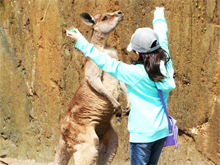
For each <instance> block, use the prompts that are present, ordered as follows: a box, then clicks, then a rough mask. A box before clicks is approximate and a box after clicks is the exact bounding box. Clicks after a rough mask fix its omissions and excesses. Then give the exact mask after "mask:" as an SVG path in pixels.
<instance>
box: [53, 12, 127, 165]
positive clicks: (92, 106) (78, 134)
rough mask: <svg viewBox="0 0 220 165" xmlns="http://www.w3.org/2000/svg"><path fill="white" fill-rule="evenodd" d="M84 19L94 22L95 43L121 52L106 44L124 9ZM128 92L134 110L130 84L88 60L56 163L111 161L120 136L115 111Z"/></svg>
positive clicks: (64, 125)
mask: <svg viewBox="0 0 220 165" xmlns="http://www.w3.org/2000/svg"><path fill="white" fill-rule="evenodd" d="M81 18H82V19H83V21H84V22H85V23H86V24H88V25H93V33H92V38H91V43H93V44H94V45H95V47H96V48H98V49H99V50H100V51H102V52H105V53H107V54H108V55H109V56H111V57H112V58H116V59H118V57H117V52H116V51H115V50H114V49H113V48H112V47H110V46H108V45H107V44H106V42H107V39H108V36H109V33H110V32H111V31H112V30H113V29H114V28H115V27H116V26H117V25H118V23H119V22H121V21H122V20H123V19H124V14H123V13H122V12H120V11H117V12H114V13H107V14H102V15H96V16H95V17H94V18H93V17H92V16H91V15H89V14H88V13H82V14H81ZM120 89H122V91H123V92H124V94H125V96H126V98H127V101H128V104H127V108H128V109H130V101H129V99H128V93H127V88H126V86H125V85H124V84H123V83H121V82H119V81H118V80H116V79H115V78H114V77H112V76H111V75H109V74H108V73H106V72H103V71H102V70H100V69H99V68H98V66H97V65H96V64H95V63H94V62H93V61H92V60H91V59H89V58H88V59H87V62H86V66H85V77H84V79H83V81H82V84H81V86H80V87H79V89H78V90H77V92H76V93H75V95H74V97H73V99H72V101H71V103H70V106H69V110H68V112H67V114H66V116H65V118H64V120H63V122H62V125H61V135H60V140H59V145H58V148H57V151H56V155H55V161H54V164H55V165H66V164H68V162H69V159H70V158H71V157H72V156H74V160H75V164H76V165H91V164H94V163H97V165H105V164H111V162H112V160H113V159H114V156H115V154H116V151H117V147H118V137H117V134H116V132H115V131H114V129H113V127H112V125H111V122H110V121H111V118H112V116H113V114H114V110H117V109H120V104H119V103H118V101H117V99H118V97H119V94H120Z"/></svg>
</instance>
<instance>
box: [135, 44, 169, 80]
mask: <svg viewBox="0 0 220 165" xmlns="http://www.w3.org/2000/svg"><path fill="white" fill-rule="evenodd" d="M161 60H163V61H164V64H165V66H166V64H167V62H168V61H169V60H170V58H167V56H166V54H165V51H164V50H163V49H162V48H159V49H157V50H155V51H154V52H151V53H139V59H138V60H137V61H135V62H134V63H133V64H143V65H144V68H145V70H146V72H147V73H148V76H149V78H150V79H151V80H152V81H154V82H162V79H164V78H166V77H165V76H164V75H163V74H162V73H161V72H160V61H161Z"/></svg>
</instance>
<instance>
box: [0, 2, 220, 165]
mask: <svg viewBox="0 0 220 165" xmlns="http://www.w3.org/2000/svg"><path fill="white" fill-rule="evenodd" d="M156 6H164V7H165V8H166V19H167V23H168V27H169V32H168V40H169V49H170V54H171V56H172V61H173V64H174V69H175V80H176V84H177V88H176V89H175V90H173V91H172V92H171V94H170V96H169V112H170V114H171V115H172V116H173V117H174V118H176V119H177V120H178V127H179V129H180V133H179V146H180V147H179V149H178V150H175V149H174V148H173V147H169V148H165V149H164V151H163V153H162V156H161V159H160V164H183V165H185V164H220V121H219V120H220V93H219V91H220V83H219V80H220V15H219V13H220V1H219V0H207V1H197V0H169V1H165V0H155V1H150V0H144V1H143V0H142V1H141V0H106V1H104V0H66V1H64V0H59V1H58V0H23V1H20V0H13V1H11V0H0V15H1V17H0V155H2V154H7V155H8V156H10V157H16V158H21V159H36V160H38V161H41V162H49V161H52V160H53V157H54V149H55V147H56V146H57V144H58V137H59V131H60V122H61V121H62V119H63V117H64V115H65V112H66V111H67V109H68V105H69V103H70V101H71V99H72V97H73V96H74V93H75V92H76V90H77V89H78V87H79V85H80V82H81V80H82V77H83V68H84V58H83V56H82V55H81V53H80V52H79V51H78V50H76V49H75V48H74V42H72V41H71V40H70V39H69V38H67V37H66V35H65V30H66V29H67V28H68V27H70V26H71V25H73V26H75V27H77V28H79V29H80V30H81V31H82V33H83V34H84V35H85V37H86V38H88V39H90V35H91V27H89V26H87V25H85V24H84V23H83V22H82V21H81V19H80V17H79V14H80V13H82V12H88V13H90V14H92V15H95V14H98V13H105V12H112V11H116V10H121V11H123V12H124V14H125V20H124V21H123V22H122V23H121V24H120V25H119V26H118V27H117V29H116V30H115V31H114V32H112V34H111V36H110V39H109V44H110V45H111V46H113V47H115V49H117V51H118V55H119V59H120V60H122V61H124V62H128V63H129V62H130V61H131V60H132V58H133V57H132V53H127V52H126V47H127V45H128V43H129V41H130V37H131V35H132V34H133V32H134V31H135V29H136V28H138V27H144V26H149V27H152V19H153V12H154V9H155V7H156ZM121 101H122V102H123V97H122V98H121ZM113 123H114V126H115V128H116V130H117V132H118V134H119V138H120V142H119V149H118V152H117V155H116V158H115V160H114V163H113V164H129V143H128V132H127V117H122V118H114V120H113Z"/></svg>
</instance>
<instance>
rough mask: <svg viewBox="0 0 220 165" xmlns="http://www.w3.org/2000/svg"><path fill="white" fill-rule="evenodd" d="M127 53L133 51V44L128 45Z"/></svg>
mask: <svg viewBox="0 0 220 165" xmlns="http://www.w3.org/2000/svg"><path fill="white" fill-rule="evenodd" d="M127 51H128V52H131V51H132V48H131V43H130V44H129V45H128V47H127Z"/></svg>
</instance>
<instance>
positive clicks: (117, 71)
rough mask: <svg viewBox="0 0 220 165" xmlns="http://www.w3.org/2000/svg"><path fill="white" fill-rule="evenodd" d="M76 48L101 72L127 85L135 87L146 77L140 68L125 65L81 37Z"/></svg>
mask: <svg viewBox="0 0 220 165" xmlns="http://www.w3.org/2000/svg"><path fill="white" fill-rule="evenodd" d="M75 47H76V48H77V49H79V50H80V51H82V52H83V54H84V55H85V56H86V57H89V58H90V59H91V60H92V61H94V62H95V63H96V65H98V67H99V68H100V69H101V70H103V71H105V72H107V73H109V74H110V75H112V76H114V77H115V78H116V79H118V80H119V81H122V82H124V83H125V84H127V85H131V86H133V85H134V84H136V82H137V81H138V80H140V79H141V78H142V76H143V75H144V73H143V74H141V73H142V72H143V70H142V69H141V68H140V66H137V65H129V64H125V63H123V62H121V61H117V60H116V59H114V58H111V57H110V56H108V55H107V54H105V53H103V52H101V51H99V50H98V49H97V48H95V47H94V45H93V44H90V43H89V42H88V41H87V40H86V39H85V38H84V37H81V38H80V39H79V40H78V41H77V43H76V45H75Z"/></svg>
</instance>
